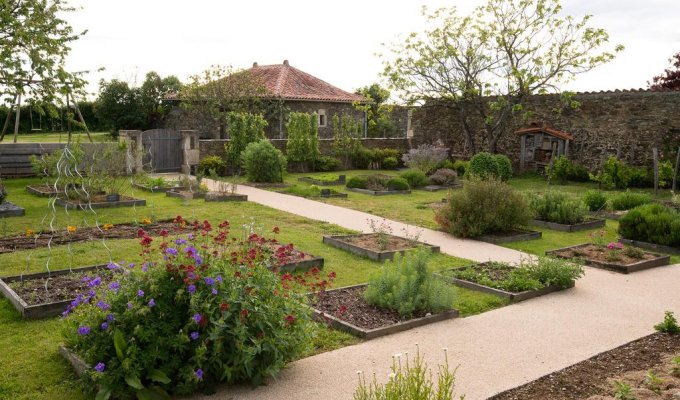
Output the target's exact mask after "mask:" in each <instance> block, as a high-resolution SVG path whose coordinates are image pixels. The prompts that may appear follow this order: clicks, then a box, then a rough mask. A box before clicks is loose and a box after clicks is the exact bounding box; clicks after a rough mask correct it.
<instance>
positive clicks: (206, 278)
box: [204, 276, 215, 286]
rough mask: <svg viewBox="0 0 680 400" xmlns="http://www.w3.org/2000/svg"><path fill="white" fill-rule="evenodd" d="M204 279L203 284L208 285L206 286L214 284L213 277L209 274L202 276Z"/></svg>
mask: <svg viewBox="0 0 680 400" xmlns="http://www.w3.org/2000/svg"><path fill="white" fill-rule="evenodd" d="M204 280H205V284H206V285H208V286H212V285H214V284H215V280H214V279H213V278H211V277H209V276H206V277H205V278H204Z"/></svg>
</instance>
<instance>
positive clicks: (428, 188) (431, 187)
mask: <svg viewBox="0 0 680 400" xmlns="http://www.w3.org/2000/svg"><path fill="white" fill-rule="evenodd" d="M462 187H463V184H462V183H456V184H455V185H427V186H423V187H422V188H421V189H423V190H426V191H428V192H438V191H440V190H449V189H458V188H462Z"/></svg>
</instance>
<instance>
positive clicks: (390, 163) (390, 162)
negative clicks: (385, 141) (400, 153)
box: [381, 157, 399, 169]
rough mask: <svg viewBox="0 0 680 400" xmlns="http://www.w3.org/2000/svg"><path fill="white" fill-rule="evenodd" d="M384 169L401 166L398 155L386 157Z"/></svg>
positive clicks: (383, 162)
mask: <svg viewBox="0 0 680 400" xmlns="http://www.w3.org/2000/svg"><path fill="white" fill-rule="evenodd" d="M381 166H382V169H397V167H398V166H399V160H397V157H385V158H384V159H383V160H382V164H381Z"/></svg>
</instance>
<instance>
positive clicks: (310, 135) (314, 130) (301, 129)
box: [286, 112, 320, 164]
mask: <svg viewBox="0 0 680 400" xmlns="http://www.w3.org/2000/svg"><path fill="white" fill-rule="evenodd" d="M286 131H287V132H288V142H287V143H286V156H287V157H288V160H289V161H294V162H302V163H307V164H313V163H314V162H315V161H316V160H317V159H318V158H319V156H320V153H319V118H318V116H317V115H316V114H306V113H298V112H294V113H291V114H290V116H289V119H288V123H287V124H286Z"/></svg>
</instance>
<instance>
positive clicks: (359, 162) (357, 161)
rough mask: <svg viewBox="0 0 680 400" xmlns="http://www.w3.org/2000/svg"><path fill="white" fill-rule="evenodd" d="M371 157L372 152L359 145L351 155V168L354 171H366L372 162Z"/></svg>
mask: <svg viewBox="0 0 680 400" xmlns="http://www.w3.org/2000/svg"><path fill="white" fill-rule="evenodd" d="M373 156H374V154H373V150H371V149H368V148H366V147H364V146H362V145H360V146H359V147H357V149H356V150H355V151H354V153H352V157H351V159H352V166H353V167H354V168H356V169H368V167H369V166H370V165H371V162H372V161H373Z"/></svg>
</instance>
